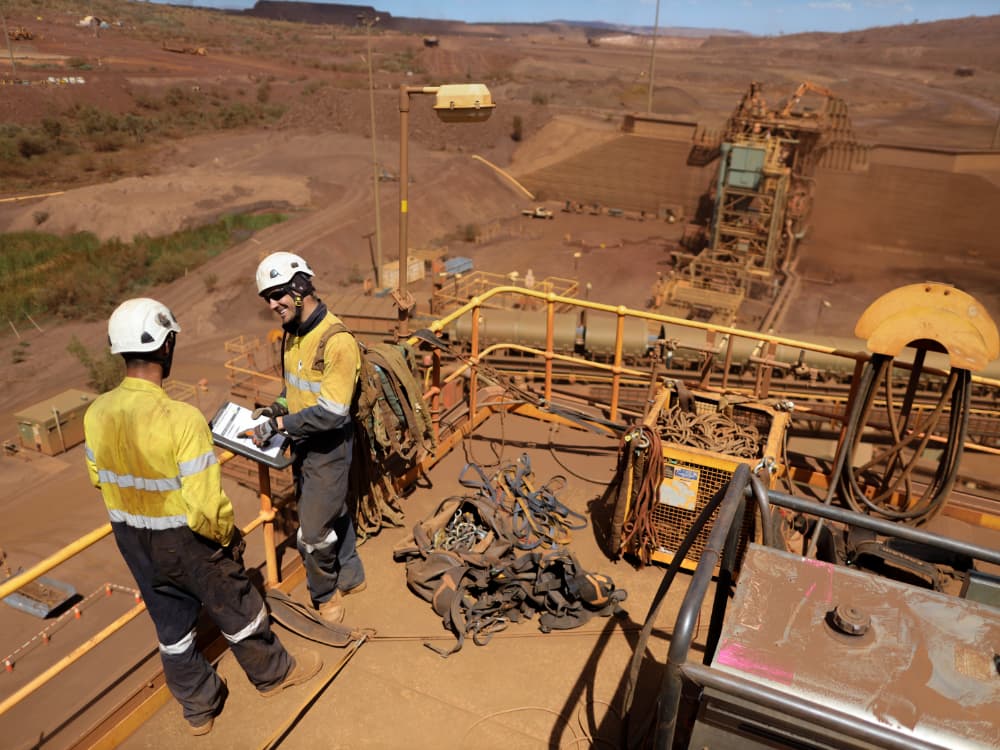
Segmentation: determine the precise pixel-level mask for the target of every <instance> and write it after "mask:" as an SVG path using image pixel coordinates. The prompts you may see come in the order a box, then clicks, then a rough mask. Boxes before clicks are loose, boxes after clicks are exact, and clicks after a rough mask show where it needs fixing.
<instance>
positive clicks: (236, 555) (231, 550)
mask: <svg viewBox="0 0 1000 750" xmlns="http://www.w3.org/2000/svg"><path fill="white" fill-rule="evenodd" d="M246 548H247V543H246V540H245V539H244V538H243V532H242V531H240V527H239V526H233V536H232V539H230V541H229V546H228V547H221V546H220V547H219V549H217V550H215V552H213V553H212V554H211V555H210V556H209V558H208V559H209V562H218V561H219V560H221V559H222V558H223V557H226V556H228V557H230V558H231V559H232V560H233V562H235V563H236V564H237V565H239V566H240V567H241V568H242V567H243V552H244V551H245V550H246Z"/></svg>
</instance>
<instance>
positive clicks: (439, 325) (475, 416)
mask: <svg viewBox="0 0 1000 750" xmlns="http://www.w3.org/2000/svg"><path fill="white" fill-rule="evenodd" d="M501 295H518V296H521V297H524V296H527V297H533V298H536V299H537V300H539V302H540V303H541V307H542V310H539V311H538V314H540V315H545V316H546V335H545V348H544V350H538V349H534V348H531V347H525V346H520V345H516V344H493V345H490V346H485V347H482V348H481V347H480V342H479V316H480V313H481V310H482V309H483V308H484V307H488V306H490V305H493V306H497V304H499V303H498V302H497V301H495V300H494V298H495V297H498V296H501ZM574 308H576V309H581V310H584V311H597V312H604V313H610V314H613V315H614V316H616V321H617V323H616V329H615V330H616V334H615V343H614V350H613V355H612V357H611V360H612V361H611V363H610V364H608V363H605V362H592V361H588V362H587V365H588V366H589V367H591V368H593V370H594V372H595V373H600V374H601V376H602V378H607V377H608V376H610V384H611V398H610V403H609V409H610V421H611V422H614V421H615V420H616V419H618V416H619V406H620V396H621V389H622V386H623V384H624V383H625V382H626V381H627V380H628V379H634V378H643V377H645V378H649V376H650V374H649V372H644V371H642V370H638V369H635V368H633V367H630V366H628V365H627V364H626V363H625V357H624V354H623V350H624V341H625V336H624V332H625V321H626V319H628V318H638V319H642V320H646V321H650V322H652V323H659V324H663V325H671V326H678V327H682V328H687V329H694V330H700V331H703V332H704V334H705V341H706V344H707V345H709V346H708V348H711V349H713V350H714V347H711V344H712V342H713V341H715V340H724V341H725V342H726V343H725V348H724V350H723V351H724V355H723V365H722V386H721V387H722V388H723V389H725V388H727V387H729V371H730V368H731V365H732V363H733V346H734V342H735V341H736V340H738V339H740V338H746V339H751V340H754V341H757V342H761V344H762V345H764V346H766V352H767V357H765V359H764V360H763V361H761V362H758V363H755V367H756V368H757V371H756V374H755V377H754V385H753V388H752V390H753V395H754V396H755V397H757V398H764V397H767V395H768V394H769V392H770V373H771V369H772V365H771V364H768V362H767V358H769V357H771V356H773V354H774V353H775V351H776V350H777V348H778V347H779V346H786V347H794V348H795V349H800V350H804V351H811V352H817V353H821V354H829V355H836V356H839V357H843V358H844V359H845V360H846V361H848V362H853V366H854V367H855V368H856V369H855V371H857V368H860V367H861V366H862V365H863V364H864V362H865V361H867V359H868V355H867V354H865V353H862V352H846V351H843V350H840V349H837V348H836V347H833V346H825V345H822V344H816V343H812V342H805V341H799V340H795V339H790V338H786V337H783V336H775V335H772V334H766V333H759V332H751V331H745V330H741V329H737V328H732V327H729V326H721V325H715V324H710V323H703V322H699V321H689V320H683V319H680V318H675V317H671V316H667V315H661V314H658V313H653V312H646V311H641V310H632V309H629V308H627V307H625V306H623V305H606V304H602V303H598V302H590V301H589V300H579V299H575V298H568V297H560V296H558V295H555V294H553V293H546V292H539V291H535V290H530V289H525V288H523V287H516V286H498V287H494V288H492V289H489V290H488V291H486V292H484V293H483V294H481V295H478V296H475V297H473V298H472V299H470V300H469V301H468V302H467V303H465V304H464V305H462V306H461V307H459V308H458V309H456V310H454V311H453V312H451V313H449V314H448V315H446V316H445V317H443V318H440V319H438V320H436V321H434V322H433V323H432V324H431V326H430V329H431V330H432V331H433V332H434V333H436V334H438V333H441V332H442V331H443V330H444V329H445V327H446V326H448V325H449V324H450V323H451V322H453V321H455V320H457V319H458V318H460V317H461V316H463V315H470V316H471V317H472V328H471V331H472V333H471V341H470V342H469V345H470V349H469V353H468V356H467V357H464V359H465V362H464V363H463V364H462V365H461V366H459V367H458V368H457V369H455V370H453V371H452V372H450V373H448V374H446V375H445V374H443V373H442V370H441V366H440V365H441V352H440V351H437V350H435V351H434V352H433V353H432V356H433V358H434V362H433V366H432V368H431V373H430V381H429V384H428V388H427V390H426V392H425V398H426V399H427V400H428V402H429V404H430V411H431V415H432V418H433V420H434V430H435V434H436V436H438V437H440V435H439V428H440V415H441V397H442V393H443V389H445V388H447V387H448V386H449V384H453V383H455V381H456V380H458V379H460V378H462V377H464V376H465V375H466V373H467V374H468V394H467V402H468V410H467V420H468V424H467V426H466V428H464V429H466V430H467V431H472V430H474V429H475V426H476V424H477V423H478V421H481V419H483V418H485V417H484V415H483V413H482V412H481V410H480V406H481V405H480V404H478V403H477V401H478V399H479V395H478V391H479V383H478V380H479V375H480V372H479V370H480V368H481V367H482V366H483V365H485V364H486V362H487V360H488V359H489V357H490V355H492V354H493V353H494V352H497V351H501V350H502V351H507V350H511V349H516V350H520V351H524V352H528V353H532V354H535V355H537V356H539V357H541V358H542V359H543V360H544V380H543V395H542V398H543V400H544V402H545V403H551V401H552V397H553V363H554V362H556V361H569V362H573V363H574V364H580V363H582V362H584V360H581V359H579V358H577V357H573V356H570V355H567V354H564V353H561V352H557V351H555V348H554V325H553V322H554V316H555V313H556V312H557V310H564V309H574ZM417 341H418V340H417V339H414V338H411V339H409V342H410V343H411V344H414V345H415V344H416V343H417ZM240 343H241V344H242V343H243V341H242V339H241V340H240ZM247 346H249V344H248V345H247ZM227 348H228V347H227ZM246 348H247V347H244V346H240V347H237V348H235V349H229V350H230V351H236V352H237V353H238V354H239V355H240V356H238V357H237V358H236V359H234V360H233V361H231V362H230V363H227V367H230V369H231V370H233V371H234V372H235V374H236V375H237V376H238V377H239V378H254V377H258V376H261V375H262V373H260V372H259V371H256V370H254V369H252V368H253V365H252V364H250V362H249V360H245V359H241V357H242V356H243V355H245V354H246ZM237 360H239V362H240V363H239V364H237ZM243 362H247V364H249V365H250V366H244V365H243ZM904 366H905V365H904ZM271 380H275V381H276V380H278V379H277V378H276V377H274V376H269V382H270V381H271ZM972 381H973V383H975V384H978V385H981V386H986V387H989V388H994V389H996V390H997V392H998V393H1000V381H998V380H992V379H989V378H981V377H976V376H974V377H973V378H972ZM234 383H235V381H234ZM543 406H544V404H543ZM461 434H462V430H457V431H456V432H455V433H454V434H453V435H452V437H451V438H449V439H447V440H445V441H442V442H441V443H440V445H439V448H438V450H437V452H436V453H435V454H433V455H431V456H429V457H428V458H427V459H425V460H424V461H423V462H422V463H421V465H420V467H418V469H420V470H423V469H426V468H429V467H430V466H431V465H433V464H434V463H436V462H437V461H438V460H440V458H441V457H443V455H445V454H446V453H447V452H448V451H449V450H451V448H453V447H454V445H455V444H456V440H457V438H456V437H455V436H456V435H458V436H461ZM233 457H234V454H232V453H229V452H228V451H226V452H223V453H221V455H220V456H219V462H220V463H225V462H226V461H228V460H230V459H232V458H233ZM259 471H260V492H259V497H260V508H259V511H258V514H257V516H256V517H255V518H254V519H253V520H252V521H251V522H250V523H248V524H247V525H246V527H245V528H244V529H243V531H244V533H245V534H248V533H250V532H251V531H253V530H254V529H256V528H257V527H259V526H260V527H263V537H264V539H263V543H264V558H265V576H266V581H267V585H268V586H274V585H276V584H278V582H279V578H280V571H279V570H278V567H277V559H276V557H277V555H276V545H275V530H274V519H275V511H274V507H273V505H272V499H271V489H270V475H269V472H268V469H267V467H266V466H264V465H263V464H259ZM418 473H419V471H418V470H411V471H410V472H409V473H408V474H407V475H406V476H405V477H403V478H401V479H400V480H399V481H400V482H402V483H405V482H407V481H410V480H412V479H413V478H415V477H416V476H417V474H418ZM769 494H773V493H769ZM732 502H735V501H732ZM773 502H775V503H776V504H780V505H782V506H783V507H788V508H793V509H797V508H799V507H802V508H808V512H811V513H815V514H816V515H819V516H822V517H829V518H835V519H836V518H837V514H838V513H845V512H846V511H839V510H838V509H837V508H834V507H830V506H821V507H820V506H817V505H816V504H815V503H809V502H808V501H803V500H799V499H797V498H793V497H791V496H785V495H779V496H778V497H777V499H775V500H773ZM854 515H856V514H854ZM852 517H853V515H852ZM864 518H867V517H864ZM866 523H868V524H870V525H869V526H866V528H873V529H875V530H876V531H879V532H880V533H887V531H888V530H892V532H893V533H894V534H895V535H896V536H901V537H904V538H906V536H907V535H908V534H916V535H919V534H920V532H917V531H914V530H912V529H907V528H902V529H901V528H899V527H897V526H895V525H893V524H891V523H890V522H885V521H877V520H876V519H870V518H867V521H866ZM879 524H880V525H879ZM859 525H864V524H862V523H860V522H859ZM720 528H721V527H720ZM110 533H111V525H110V524H104V525H103V526H101V527H99V528H97V529H94V530H93V531H91V532H89V533H87V534H85V535H83V536H82V537H80V538H79V539H77V540H75V541H73V542H71V543H70V544H68V545H66V546H65V547H63V548H62V549H60V550H59V551H58V552H56V553H54V554H53V555H51V556H49V557H47V558H46V559H44V560H42V561H41V562H39V563H38V564H36V565H34V566H32V567H31V568H30V569H28V570H27V571H25V572H23V573H21V574H19V575H17V576H15V577H12V578H10V579H8V580H6V581H4V582H3V583H0V599H2V598H4V597H6V596H8V595H10V594H12V593H14V592H15V591H17V590H18V589H19V588H21V587H23V586H25V585H26V584H28V583H30V582H32V581H34V580H36V579H37V578H39V577H40V576H42V575H45V574H46V573H47V572H49V571H51V570H52V569H54V568H55V567H57V566H58V565H60V564H62V563H63V562H65V561H67V560H69V559H70V558H72V557H74V556H75V555H77V554H79V553H80V552H82V551H83V550H85V549H87V548H88V547H90V546H92V545H93V544H96V543H97V542H99V541H100V540H102V539H103V538H105V537H106V536H108V535H109V534H110ZM720 533H721V532H720ZM714 534H715V532H714V531H713V535H714ZM713 538H714V537H713ZM716 541H717V542H718V543H719V544H721V541H719V540H718V539H717V540H716ZM710 544H711V539H710ZM962 549H963V550H965V551H968V550H969V549H971V548H969V547H963V548H962ZM976 551H977V554H978V553H981V554H983V555H984V556H983V557H981V558H980V559H983V560H991V561H994V562H996V563H997V564H1000V553H995V552H992V551H989V550H978V549H977V550H976ZM681 557H683V556H682V555H680V556H678V558H677V559H678V560H679V559H680V558H681ZM701 559H702V560H704V559H705V557H704V554H703V556H702V558H701ZM144 609H145V605H144V604H142V603H141V602H140V603H139V604H138V605H136V607H134V608H132V609H131V610H129V611H128V612H127V613H125V614H124V615H123V616H122V617H120V618H119V619H118V620H116V621H115V622H114V623H112V624H111V625H109V626H108V627H107V628H105V629H104V630H103V631H101V633H99V634H97V635H96V636H94V637H93V638H91V639H90V640H89V641H87V642H86V643H85V644H82V645H81V646H80V647H79V648H77V649H75V650H74V651H73V653H71V654H69V655H68V656H67V657H65V658H64V659H63V660H61V661H60V662H59V663H57V664H55V665H53V666H52V667H51V668H49V669H48V670H46V672H45V673H43V674H42V675H39V676H38V677H37V678H36V679H34V680H32V681H31V683H29V685H26V686H24V688H22V689H21V690H20V691H18V692H17V693H16V694H14V695H12V696H10V697H8V698H7V699H6V700H5V701H4V702H3V703H0V715H2V714H4V713H5V712H6V711H8V710H10V708H12V707H13V706H14V705H16V704H17V703H19V702H20V701H21V700H23V699H24V698H25V697H27V696H28V695H30V694H31V693H32V692H34V691H35V690H37V689H38V688H40V687H42V686H43V685H44V684H46V683H47V682H48V681H50V680H51V679H52V678H54V677H55V676H57V675H58V674H59V673H60V672H61V671H62V670H63V669H65V668H66V667H68V666H69V665H70V664H72V663H73V662H74V661H76V660H78V659H79V658H80V657H82V656H83V655H84V654H86V653H87V652H89V651H90V650H92V649H93V648H94V647H96V646H97V645H98V644H100V643H101V642H103V641H104V640H107V639H108V638H110V637H111V636H112V635H114V634H115V633H117V632H118V631H120V630H121V629H122V628H123V627H124V626H125V625H126V624H127V623H128V622H130V621H131V620H132V619H134V618H135V617H136V616H137V615H139V614H141V612H142V611H143V610H144ZM680 640H683V639H679V641H678V642H680ZM678 648H679V647H678Z"/></svg>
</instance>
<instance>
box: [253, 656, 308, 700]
mask: <svg viewBox="0 0 1000 750" xmlns="http://www.w3.org/2000/svg"><path fill="white" fill-rule="evenodd" d="M322 667H323V659H322V658H321V657H320V655H319V653H317V652H316V651H313V650H312V649H303V650H302V651H300V652H298V653H297V654H296V655H295V656H293V657H292V666H291V669H289V670H288V674H286V675H285V679H283V680H282V681H281V682H279V683H278V684H277V685H275V686H274V687H272V688H268V689H267V690H260V691H259V692H260V694H261V695H262V696H263V697H265V698H271V697H273V696H275V695H277V694H278V693H280V692H281V691H282V690H285V689H287V688H290V687H295V686H296V685H301V684H302V683H303V682H308V681H309V680H311V679H312V678H313V677H315V676H316V675H317V674H318V673H319V670H320V669H322Z"/></svg>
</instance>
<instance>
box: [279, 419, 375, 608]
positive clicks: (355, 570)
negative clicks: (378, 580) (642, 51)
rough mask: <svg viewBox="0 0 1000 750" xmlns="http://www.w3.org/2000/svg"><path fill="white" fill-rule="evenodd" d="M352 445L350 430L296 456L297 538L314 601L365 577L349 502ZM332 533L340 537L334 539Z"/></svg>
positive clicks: (319, 600) (314, 445) (310, 593)
mask: <svg viewBox="0 0 1000 750" xmlns="http://www.w3.org/2000/svg"><path fill="white" fill-rule="evenodd" d="M353 450H354V437H353V433H351V434H349V435H348V436H347V437H346V438H345V439H343V440H340V441H338V442H336V443H335V444H331V445H329V446H323V447H322V448H321V447H320V446H319V444H318V443H316V442H312V443H310V444H309V446H308V447H307V448H306V449H305V453H304V455H303V456H302V457H301V460H298V461H297V462H296V464H297V466H296V468H297V474H298V476H297V479H298V485H299V503H298V508H299V531H300V535H299V536H298V537H297V539H296V542H297V546H298V548H299V552H300V553H301V554H302V561H303V563H304V565H305V569H306V583H307V586H308V588H309V595H310V596H311V597H312V600H313V601H314V602H316V603H322V602H325V601H327V600H328V599H330V597H332V596H333V595H334V593H335V592H336V591H337V589H338V588H341V589H348V588H353V587H354V586H357V585H358V584H360V583H361V582H362V581H364V579H365V573H364V567H363V566H362V564H361V558H360V557H359V556H358V551H357V544H356V537H355V534H354V524H353V523H352V521H351V517H350V515H349V510H348V504H347V491H348V485H349V473H350V468H351V454H352V452H353ZM331 539H335V540H336V541H334V542H333V543H332V544H330V543H329V542H330V540H331Z"/></svg>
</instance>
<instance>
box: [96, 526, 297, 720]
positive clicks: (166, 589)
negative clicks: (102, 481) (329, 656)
mask: <svg viewBox="0 0 1000 750" xmlns="http://www.w3.org/2000/svg"><path fill="white" fill-rule="evenodd" d="M112 528H113V529H114V532H115V539H116V540H117V542H118V549H119V550H121V553H122V556H123V557H124V558H125V562H126V563H127V564H128V567H129V569H130V570H131V571H132V575H133V577H134V578H135V582H136V583H137V584H138V585H139V591H140V592H141V593H142V598H143V600H144V601H145V602H146V609H147V610H149V614H150V617H152V618H153V624H154V625H155V626H156V637H157V638H158V639H159V641H160V658H161V659H162V661H163V674H164V676H165V677H166V680H167V686H168V687H169V688H170V692H171V693H173V695H174V698H176V699H177V701H178V702H179V703H180V704H181V706H182V708H183V709H184V718H185V719H187V720H188V721H189V722H190V723H191V724H193V725H196V726H197V725H200V724H204V723H205V721H207V720H208V719H209V717H211V716H214V715H215V714H217V713H218V711H219V710H220V709H221V707H222V701H223V700H225V690H224V689H223V686H222V682H221V680H220V679H219V676H218V674H216V672H215V670H214V669H213V668H212V665H211V664H209V662H208V660H207V659H205V657H204V656H203V655H202V654H201V652H200V651H198V649H197V648H195V625H196V623H197V620H198V613H199V612H200V611H201V608H202V606H203V605H204V607H205V608H206V610H207V611H208V614H209V616H210V617H211V618H212V620H213V621H214V622H215V624H216V626H218V628H219V630H220V631H222V634H223V636H225V638H226V640H227V641H229V647H230V648H231V649H232V652H233V655H234V656H235V657H236V661H237V662H239V665H240V666H241V667H242V668H243V671H244V672H246V674H247V677H248V678H249V679H250V682H252V683H253V684H254V686H255V687H256V688H257V689H258V690H266V689H268V688H271V687H274V686H275V685H277V684H279V683H280V682H281V681H282V680H283V679H284V678H285V675H287V674H288V671H289V669H291V666H292V660H291V657H290V656H289V655H288V652H287V651H285V648H284V646H282V645H281V642H280V641H279V640H278V638H277V636H275V635H274V633H272V632H271V623H270V619H269V617H268V614H267V610H266V609H265V607H264V600H263V598H262V597H261V595H260V593H259V592H258V591H257V589H255V588H254V587H253V586H252V585H251V583H250V579H249V578H247V573H246V570H245V569H244V567H243V565H242V564H241V563H238V562H236V561H234V560H233V559H232V557H231V556H230V555H229V554H228V551H225V552H224V553H223V554H222V555H219V556H217V559H209V558H211V557H212V556H213V555H214V554H215V553H217V552H218V551H219V545H218V544H216V543H215V542H212V541H210V540H208V539H205V538H204V537H201V536H199V535H198V534H195V533H194V532H193V531H191V529H189V528H187V527H184V528H179V529H166V530H163V531H151V530H149V529H136V528H133V527H131V526H126V525H125V524H123V523H113V524H112Z"/></svg>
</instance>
